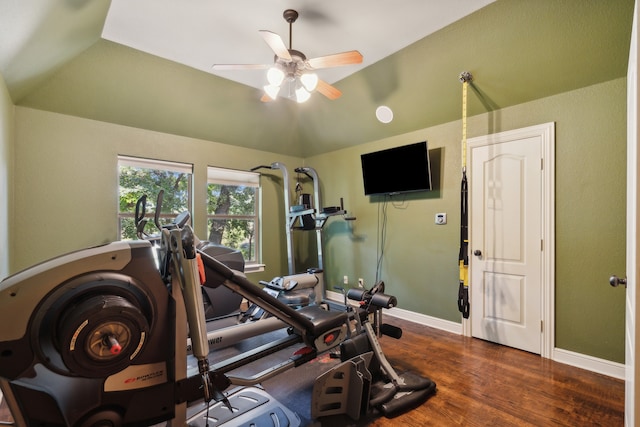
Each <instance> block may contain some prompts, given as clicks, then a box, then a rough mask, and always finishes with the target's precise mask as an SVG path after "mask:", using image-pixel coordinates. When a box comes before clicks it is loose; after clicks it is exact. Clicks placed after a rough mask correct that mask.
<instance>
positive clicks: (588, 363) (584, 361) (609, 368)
mask: <svg viewBox="0 0 640 427" xmlns="http://www.w3.org/2000/svg"><path fill="white" fill-rule="evenodd" d="M551 359H552V360H553V361H554V362H560V363H564V364H567V365H571V366H575V367H576V368H580V369H586V370H587V371H591V372H596V373H598V374H602V375H606V376H608V377H613V378H618V379H620V380H624V379H625V366H624V364H622V363H618V362H612V361H610V360H605V359H600V358H597V357H593V356H588V355H586V354H581V353H576V352H573V351H569V350H563V349H561V348H554V349H553V354H552V356H551Z"/></svg>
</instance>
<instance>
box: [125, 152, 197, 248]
mask: <svg viewBox="0 0 640 427" xmlns="http://www.w3.org/2000/svg"><path fill="white" fill-rule="evenodd" d="M192 176H193V166H192V165H189V164H185V163H174V162H165V161H161V160H150V159H142V158H135V157H124V156H118V179H119V189H120V192H119V209H118V233H119V235H120V239H123V240H125V239H137V238H138V237H137V235H136V227H135V219H134V217H135V209H136V202H137V201H138V199H139V198H140V197H141V196H142V195H145V194H146V195H147V211H146V216H145V218H146V219H147V220H148V222H147V225H146V227H145V233H147V234H157V233H158V229H157V228H156V226H155V224H154V221H153V218H154V216H155V210H156V199H157V197H158V193H159V192H160V190H164V196H163V200H162V211H161V213H160V223H161V224H166V223H168V222H170V221H171V220H172V219H173V218H175V216H176V215H177V214H179V213H181V212H184V211H185V210H188V211H191V206H192V203H191V188H192Z"/></svg>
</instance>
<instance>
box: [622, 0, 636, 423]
mask: <svg viewBox="0 0 640 427" xmlns="http://www.w3.org/2000/svg"><path fill="white" fill-rule="evenodd" d="M637 25H638V2H637V1H636V5H635V11H634V15H633V30H632V32H631V48H630V51H629V67H628V71H627V260H626V264H627V265H626V269H627V294H626V317H625V329H626V339H625V359H626V360H625V364H626V370H625V376H626V382H625V406H624V411H625V413H624V423H625V425H626V426H628V427H632V426H635V425H636V424H635V419H636V418H637V417H636V414H637V413H638V410H639V409H640V404H639V403H638V402H637V401H636V399H635V396H640V393H639V392H638V386H639V385H640V378H639V376H640V365H639V361H638V357H637V355H636V351H635V349H636V343H637V342H638V333H639V332H640V328H637V327H636V306H637V305H638V298H639V297H640V295H639V293H638V292H637V291H636V283H639V282H638V267H637V263H636V256H637V254H638V253H640V241H639V239H638V236H637V233H638V223H640V217H639V215H640V209H638V202H639V201H638V188H639V186H638V180H639V177H638V164H639V163H640V161H639V159H638V154H639V153H638V151H639V150H638V142H639V141H638V88H639V85H638V28H637Z"/></svg>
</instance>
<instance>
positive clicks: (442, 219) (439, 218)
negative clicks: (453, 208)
mask: <svg viewBox="0 0 640 427" xmlns="http://www.w3.org/2000/svg"><path fill="white" fill-rule="evenodd" d="M446 223H447V214H446V213H444V212H442V213H437V214H436V224H438V225H444V224H446Z"/></svg>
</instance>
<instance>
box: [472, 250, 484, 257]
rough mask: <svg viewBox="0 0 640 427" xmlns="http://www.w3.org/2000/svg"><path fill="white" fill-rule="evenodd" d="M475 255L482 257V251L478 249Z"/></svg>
mask: <svg viewBox="0 0 640 427" xmlns="http://www.w3.org/2000/svg"><path fill="white" fill-rule="evenodd" d="M473 254H474V255H475V256H482V251H481V250H480V249H476V250H475V251H473Z"/></svg>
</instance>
